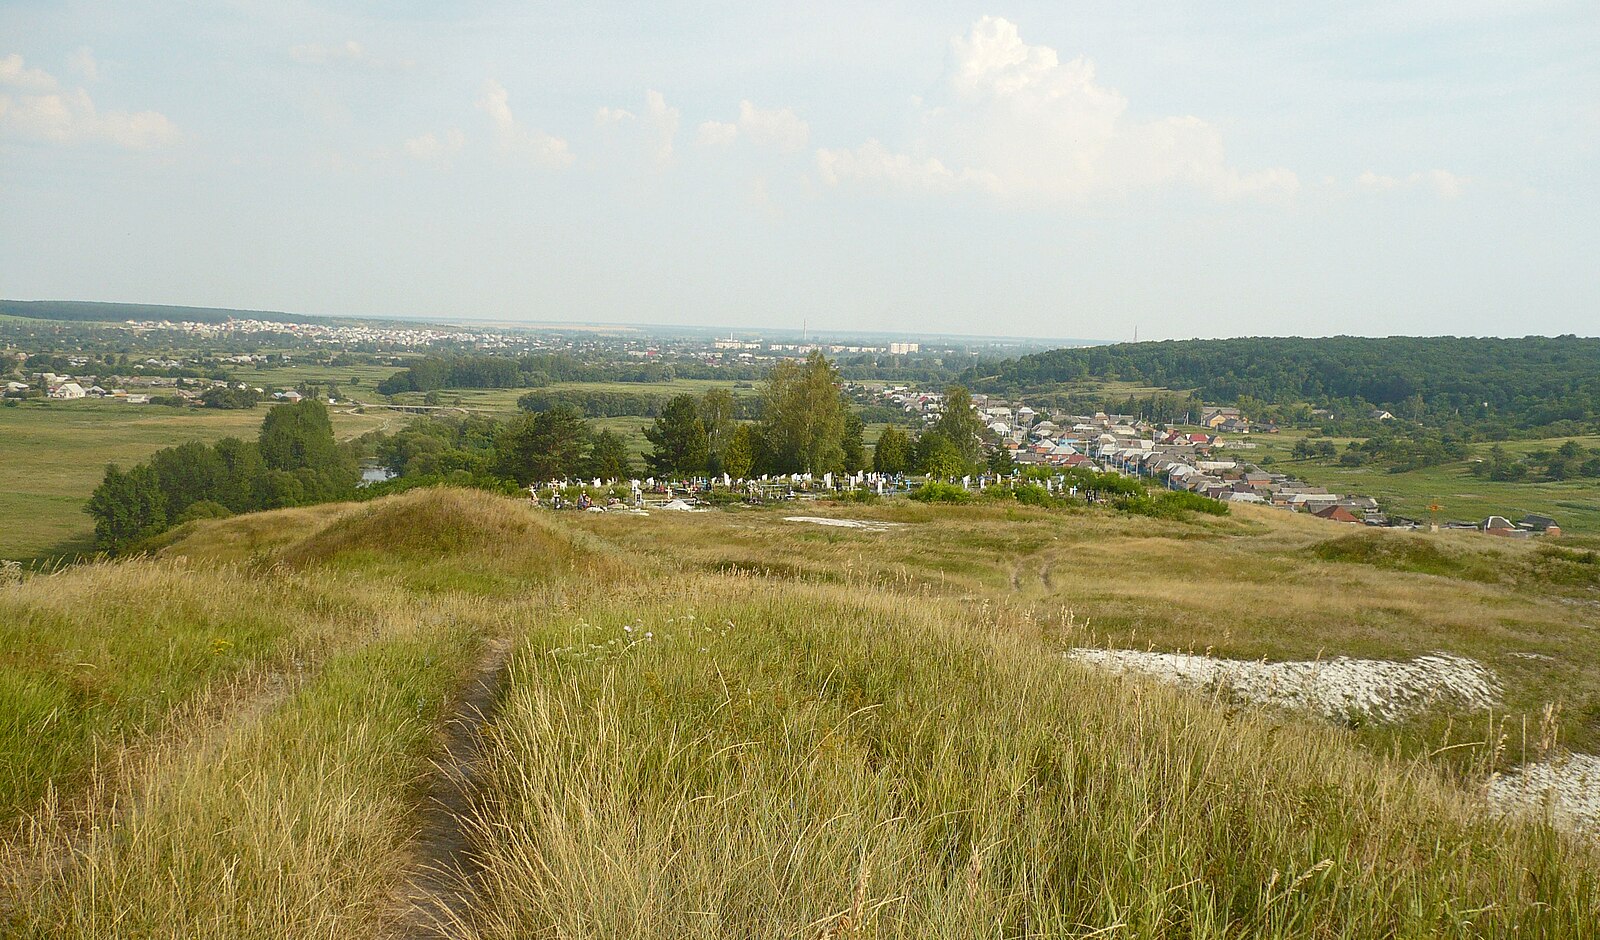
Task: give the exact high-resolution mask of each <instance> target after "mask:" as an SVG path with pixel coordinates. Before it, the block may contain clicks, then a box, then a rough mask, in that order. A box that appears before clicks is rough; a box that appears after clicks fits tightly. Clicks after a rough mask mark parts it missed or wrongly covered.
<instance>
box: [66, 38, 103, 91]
mask: <svg viewBox="0 0 1600 940" xmlns="http://www.w3.org/2000/svg"><path fill="white" fill-rule="evenodd" d="M67 68H69V69H72V70H73V71H74V72H77V73H78V75H79V76H80V77H82V78H83V80H84V81H86V82H93V81H96V80H98V79H99V78H100V63H98V62H96V61H95V60H94V51H93V50H92V49H90V48H89V47H88V46H81V47H79V49H78V51H77V52H74V53H73V54H72V55H70V56H68V57H67Z"/></svg>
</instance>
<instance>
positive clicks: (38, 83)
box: [0, 52, 56, 91]
mask: <svg viewBox="0 0 1600 940" xmlns="http://www.w3.org/2000/svg"><path fill="white" fill-rule="evenodd" d="M0 86H5V87H7V88H15V89H18V90H19V91H53V90H55V87H56V80H55V78H54V77H53V76H52V75H51V74H50V73H49V72H46V71H44V70H43V69H30V68H28V66H27V65H26V64H25V63H24V62H23V61H22V56H20V55H18V54H17V53H15V52H13V53H11V54H10V55H7V56H0Z"/></svg>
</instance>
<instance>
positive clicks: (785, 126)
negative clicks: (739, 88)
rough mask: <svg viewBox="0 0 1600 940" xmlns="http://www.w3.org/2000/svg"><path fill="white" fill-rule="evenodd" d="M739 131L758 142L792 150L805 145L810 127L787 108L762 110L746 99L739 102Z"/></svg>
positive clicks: (809, 134) (808, 138) (809, 135)
mask: <svg viewBox="0 0 1600 940" xmlns="http://www.w3.org/2000/svg"><path fill="white" fill-rule="evenodd" d="M739 133H741V134H743V135H744V136H745V137H748V138H749V139H750V140H752V141H754V142H756V143H758V144H764V145H769V146H773V147H777V148H778V149H779V150H784V151H789V152H793V151H795V150H799V149H800V148H801V147H804V146H805V145H806V141H808V140H810V138H811V128H810V126H809V125H807V124H806V122H805V121H802V120H800V116H799V115H797V114H795V113H794V112H793V111H791V110H789V109H788V108H778V109H776V110H763V109H761V108H758V107H756V106H755V105H753V104H751V103H750V102H748V101H741V102H739Z"/></svg>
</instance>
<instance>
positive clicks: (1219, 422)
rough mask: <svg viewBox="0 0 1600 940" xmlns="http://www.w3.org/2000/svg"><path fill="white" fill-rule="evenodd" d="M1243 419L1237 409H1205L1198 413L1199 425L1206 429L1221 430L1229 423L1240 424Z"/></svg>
mask: <svg viewBox="0 0 1600 940" xmlns="http://www.w3.org/2000/svg"><path fill="white" fill-rule="evenodd" d="M1243 418H1244V416H1243V415H1241V414H1240V413H1239V409H1237V408H1206V409H1203V410H1202V411H1201V412H1200V424H1201V425H1203V426H1204V427H1208V428H1221V427H1222V426H1223V425H1224V424H1227V423H1228V422H1230V421H1232V422H1235V423H1238V422H1242V420H1243Z"/></svg>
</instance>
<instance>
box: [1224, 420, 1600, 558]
mask: <svg viewBox="0 0 1600 940" xmlns="http://www.w3.org/2000/svg"><path fill="white" fill-rule="evenodd" d="M1308 437H1315V435H1310V434H1307V433H1305V432H1296V431H1285V432H1282V433H1279V434H1254V435H1251V437H1250V440H1251V441H1252V442H1254V443H1256V444H1257V445H1258V446H1257V447H1256V448H1254V449H1252V450H1241V451H1238V452H1237V453H1238V454H1239V455H1240V456H1242V457H1243V459H1245V460H1249V461H1253V462H1257V463H1259V462H1260V461H1261V458H1262V457H1266V456H1271V457H1272V458H1273V463H1272V466H1271V468H1270V469H1272V470H1275V471H1277V472H1280V473H1290V474H1293V475H1294V476H1297V477H1300V478H1301V479H1304V480H1305V481H1306V482H1308V483H1311V484H1312V485H1314V486H1323V487H1327V488H1328V489H1329V490H1330V491H1332V492H1335V493H1359V494H1362V495H1366V496H1372V497H1375V498H1377V499H1380V500H1384V501H1385V502H1386V503H1388V504H1389V505H1390V506H1391V507H1392V510H1393V511H1394V512H1396V513H1399V514H1401V515H1403V516H1407V517H1409V518H1412V519H1423V520H1427V519H1432V518H1437V519H1438V520H1439V521H1440V522H1444V521H1447V520H1457V521H1462V522H1482V521H1483V519H1484V517H1486V516H1488V515H1490V514H1491V513H1493V514H1496V515H1502V516H1506V517H1507V518H1509V519H1511V520H1513V521H1515V520H1517V519H1519V518H1521V517H1522V516H1523V515H1525V514H1527V513H1540V514H1542V515H1547V516H1550V517H1551V518H1553V519H1556V520H1557V521H1559V522H1560V523H1561V526H1562V528H1563V530H1564V531H1567V532H1570V533H1582V534H1589V535H1595V534H1600V479H1573V480H1563V481H1560V482H1537V483H1530V482H1501V481H1495V480H1490V479H1488V478H1487V477H1479V476H1474V475H1473V473H1472V468H1473V466H1474V463H1475V462H1474V460H1473V459H1470V458H1469V459H1468V460H1460V461H1452V462H1450V463H1445V464H1440V465H1438V466H1435V467H1424V468H1422V469H1420V470H1410V471H1407V472H1405V473H1390V472H1389V471H1388V469H1387V468H1386V467H1383V466H1378V465H1367V466H1361V467H1342V466H1339V464H1338V461H1337V459H1328V458H1309V459H1295V458H1294V457H1293V455H1292V453H1291V451H1292V449H1293V447H1294V445H1295V442H1296V441H1298V440H1301V439H1303V438H1308ZM1316 439H1318V440H1323V439H1324V438H1320V437H1317V438H1316ZM1327 440H1332V441H1333V442H1334V444H1335V445H1336V446H1337V447H1338V448H1339V451H1340V452H1341V453H1343V451H1344V448H1345V445H1347V444H1348V443H1349V439H1346V438H1327ZM1569 440H1576V441H1577V442H1578V443H1580V444H1582V445H1583V446H1585V447H1596V446H1600V438H1596V437H1592V436H1591V437H1576V438H1568V437H1555V438H1542V439H1537V440H1528V441H1506V442H1505V443H1504V444H1502V445H1501V446H1502V447H1504V448H1505V449H1506V451H1507V452H1509V453H1514V454H1515V453H1527V452H1529V451H1533V450H1554V449H1555V448H1557V447H1560V446H1561V445H1562V444H1563V443H1565V442H1566V441H1569ZM1490 446H1491V445H1488V444H1474V445H1472V448H1473V452H1474V453H1473V456H1474V457H1481V456H1482V455H1485V454H1487V453H1488V452H1489V448H1490ZM1433 506H1438V507H1439V509H1438V511H1437V512H1435V511H1433V510H1432V509H1431V508H1430V507H1433Z"/></svg>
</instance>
